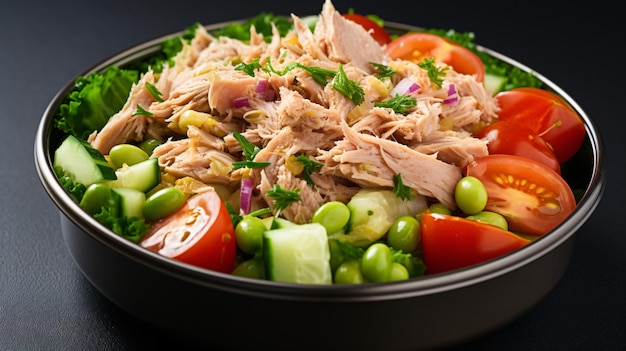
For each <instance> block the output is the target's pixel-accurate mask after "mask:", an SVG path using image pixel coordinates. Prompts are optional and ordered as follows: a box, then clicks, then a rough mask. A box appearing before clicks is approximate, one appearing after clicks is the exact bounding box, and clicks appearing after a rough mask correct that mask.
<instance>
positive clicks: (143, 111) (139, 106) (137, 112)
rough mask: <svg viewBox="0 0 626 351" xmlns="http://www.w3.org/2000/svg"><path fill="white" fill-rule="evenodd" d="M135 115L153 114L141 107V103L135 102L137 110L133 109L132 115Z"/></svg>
mask: <svg viewBox="0 0 626 351" xmlns="http://www.w3.org/2000/svg"><path fill="white" fill-rule="evenodd" d="M137 115H143V116H150V117H152V116H154V113H152V112H150V111H148V110H145V109H144V108H143V107H141V105H139V104H137V110H135V112H133V116H137Z"/></svg>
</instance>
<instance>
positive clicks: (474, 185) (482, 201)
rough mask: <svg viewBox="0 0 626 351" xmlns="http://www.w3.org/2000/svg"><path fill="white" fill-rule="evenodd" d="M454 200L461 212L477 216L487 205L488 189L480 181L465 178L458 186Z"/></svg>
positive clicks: (471, 177)
mask: <svg viewBox="0 0 626 351" xmlns="http://www.w3.org/2000/svg"><path fill="white" fill-rule="evenodd" d="M454 199H455V201H456V204H457V205H458V206H459V209H460V210H461V211H463V212H465V213H467V214H468V215H472V214H476V213H478V212H480V211H482V210H483V209H484V208H485V205H486V204H487V189H485V186H484V185H483V183H482V182H481V181H480V179H478V178H476V177H473V176H465V177H463V178H461V180H459V182H458V183H457V184H456V187H455V189H454Z"/></svg>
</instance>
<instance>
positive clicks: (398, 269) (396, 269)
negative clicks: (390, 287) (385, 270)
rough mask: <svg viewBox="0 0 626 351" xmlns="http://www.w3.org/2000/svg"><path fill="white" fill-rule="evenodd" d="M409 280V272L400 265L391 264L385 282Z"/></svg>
mask: <svg viewBox="0 0 626 351" xmlns="http://www.w3.org/2000/svg"><path fill="white" fill-rule="evenodd" d="M407 279H409V271H408V270H407V269H406V267H404V266H403V265H402V264H400V263H397V262H393V263H392V264H391V270H390V272H389V278H388V279H387V281H389V282H394V281H400V280H407Z"/></svg>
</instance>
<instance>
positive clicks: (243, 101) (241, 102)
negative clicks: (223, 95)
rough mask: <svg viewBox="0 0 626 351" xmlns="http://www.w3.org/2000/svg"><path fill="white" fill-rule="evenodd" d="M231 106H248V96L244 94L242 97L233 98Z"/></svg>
mask: <svg viewBox="0 0 626 351" xmlns="http://www.w3.org/2000/svg"><path fill="white" fill-rule="evenodd" d="M233 106H234V107H235V108H239V107H246V106H248V98H247V97H245V96H244V97H240V98H236V99H233Z"/></svg>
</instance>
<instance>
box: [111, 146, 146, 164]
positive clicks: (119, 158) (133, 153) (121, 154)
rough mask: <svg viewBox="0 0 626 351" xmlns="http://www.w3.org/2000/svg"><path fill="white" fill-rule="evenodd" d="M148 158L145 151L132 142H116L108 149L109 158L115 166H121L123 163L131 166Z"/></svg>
mask: <svg viewBox="0 0 626 351" xmlns="http://www.w3.org/2000/svg"><path fill="white" fill-rule="evenodd" d="M148 158H149V156H148V154H147V153H146V152H145V151H143V150H142V149H141V148H139V147H138V146H135V145H132V144H118V145H115V146H113V147H112V148H111V151H109V159H110V160H111V163H113V165H114V166H115V167H117V168H120V167H122V166H123V165H124V164H127V165H129V166H132V165H134V164H136V163H139V162H142V161H145V160H147V159H148Z"/></svg>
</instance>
